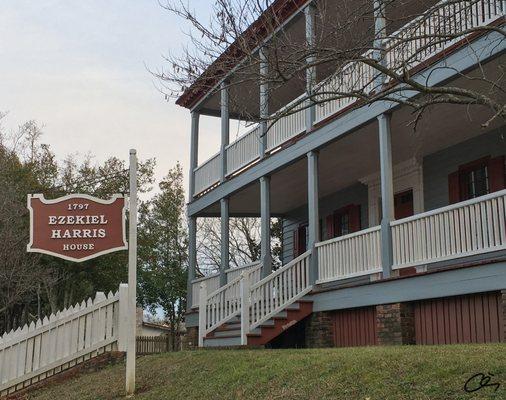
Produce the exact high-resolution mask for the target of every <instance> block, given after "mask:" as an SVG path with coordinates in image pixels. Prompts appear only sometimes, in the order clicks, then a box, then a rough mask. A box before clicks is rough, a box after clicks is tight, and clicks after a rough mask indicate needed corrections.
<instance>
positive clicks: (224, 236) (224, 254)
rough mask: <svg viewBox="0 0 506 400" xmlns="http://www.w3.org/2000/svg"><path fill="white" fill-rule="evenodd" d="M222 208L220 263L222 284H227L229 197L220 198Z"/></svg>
mask: <svg viewBox="0 0 506 400" xmlns="http://www.w3.org/2000/svg"><path fill="white" fill-rule="evenodd" d="M220 208H221V264H220V286H224V285H226V284H227V274H226V273H225V271H226V270H227V269H228V268H229V262H230V261H229V248H228V247H229V210H228V198H223V199H221V200H220Z"/></svg>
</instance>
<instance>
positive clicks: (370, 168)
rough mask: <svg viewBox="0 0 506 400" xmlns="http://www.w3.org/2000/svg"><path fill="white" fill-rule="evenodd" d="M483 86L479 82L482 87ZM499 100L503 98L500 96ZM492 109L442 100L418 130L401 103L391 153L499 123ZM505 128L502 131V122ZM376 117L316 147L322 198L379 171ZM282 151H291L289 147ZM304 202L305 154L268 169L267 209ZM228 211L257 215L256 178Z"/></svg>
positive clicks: (430, 148) (493, 66) (419, 152)
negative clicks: (274, 169) (317, 148)
mask: <svg viewBox="0 0 506 400" xmlns="http://www.w3.org/2000/svg"><path fill="white" fill-rule="evenodd" d="M505 57H506V55H503V56H500V57H499V58H497V59H495V60H493V61H491V62H488V63H487V64H485V65H484V66H483V69H484V70H485V73H486V76H487V77H488V78H490V79H494V74H491V73H490V71H494V72H495V73H497V74H498V73H499V71H500V69H499V67H498V64H499V63H503V62H504V58H505ZM451 84H452V85H455V86H461V87H466V88H469V89H478V87H477V85H480V83H479V82H478V81H472V80H469V79H467V78H459V79H457V80H455V81H453V82H451ZM481 90H483V88H482V89H481ZM500 100H501V101H502V103H504V102H506V98H502V99H500ZM490 115H491V112H490V110H488V109H487V108H485V107H481V106H473V107H468V106H461V105H450V104H441V105H437V106H434V107H432V108H430V109H427V110H426V112H425V113H424V114H423V116H422V117H421V119H420V120H419V121H418V124H417V126H416V130H415V129H414V127H413V124H412V121H413V120H414V118H415V116H414V114H413V113H412V110H411V109H410V108H407V107H399V108H397V109H396V110H395V111H394V112H393V113H392V123H391V129H392V157H393V164H394V165H396V164H399V163H401V162H403V161H406V160H408V159H412V158H416V159H418V160H419V161H420V162H421V160H422V159H423V157H424V156H426V155H429V154H432V153H435V152H437V151H440V150H443V149H445V148H448V147H450V146H453V145H455V144H457V143H460V142H464V141H466V140H468V139H471V138H473V137H475V136H479V135H482V134H485V133H487V132H490V131H492V130H494V129H497V128H498V127H500V126H501V125H503V124H502V123H501V121H500V120H499V119H497V120H494V121H493V122H492V123H491V124H490V125H489V126H488V127H486V128H484V127H482V126H481V124H482V123H483V122H484V121H485V120H486V119H487V118H488V117H489V116H490ZM503 126H504V127H505V134H506V126H505V125H503ZM377 130H378V127H377V122H376V121H374V122H371V123H369V124H367V125H364V126H362V127H359V128H357V129H356V130H355V131H352V132H350V133H349V134H348V135H346V136H341V137H340V138H339V139H337V140H335V141H334V142H332V143H330V144H328V145H327V146H325V147H323V148H321V149H320V159H319V185H320V188H319V189H320V198H321V197H324V196H326V195H328V194H331V193H333V192H336V191H338V190H341V189H344V188H346V187H348V186H350V185H352V184H354V183H357V182H359V181H360V180H361V179H362V178H364V177H366V176H368V175H371V174H373V173H378V172H379V144H378V134H377ZM282 151H287V152H288V151H290V150H289V148H287V149H285V150H282ZM305 204H307V162H306V159H305V157H303V158H300V159H298V160H294V162H293V163H291V164H290V165H287V166H285V167H284V168H282V169H280V170H278V171H276V172H274V173H273V174H272V175H271V213H272V214H273V215H274V216H280V215H283V214H285V213H287V212H289V211H291V210H294V209H296V208H298V207H301V206H304V205H305ZM219 214H220V212H219V203H215V204H213V205H212V206H210V207H208V208H207V209H205V210H203V211H202V212H201V213H199V214H198V216H219ZM230 215H231V216H241V215H247V216H260V187H259V184H258V183H257V182H256V183H254V184H251V185H249V186H247V187H245V188H243V189H242V190H240V191H238V192H236V193H234V194H233V195H232V196H231V197H230Z"/></svg>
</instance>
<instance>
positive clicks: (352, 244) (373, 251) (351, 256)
mask: <svg viewBox="0 0 506 400" xmlns="http://www.w3.org/2000/svg"><path fill="white" fill-rule="evenodd" d="M380 231H381V227H380V226H375V227H373V228H369V229H364V230H362V231H359V232H355V233H352V234H349V235H345V236H340V237H337V238H334V239H330V240H326V241H325V242H320V243H317V244H316V249H317V251H318V283H322V282H327V281H333V280H339V279H346V278H352V277H356V276H362V275H369V274H373V273H376V272H381V235H380Z"/></svg>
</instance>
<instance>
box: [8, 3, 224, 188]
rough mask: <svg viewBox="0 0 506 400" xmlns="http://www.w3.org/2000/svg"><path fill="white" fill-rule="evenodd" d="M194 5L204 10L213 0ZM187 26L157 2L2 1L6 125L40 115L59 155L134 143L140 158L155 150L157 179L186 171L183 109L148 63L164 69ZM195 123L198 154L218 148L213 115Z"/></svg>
mask: <svg viewBox="0 0 506 400" xmlns="http://www.w3.org/2000/svg"><path fill="white" fill-rule="evenodd" d="M191 4H192V6H194V7H195V8H197V9H199V10H201V11H200V12H202V13H205V12H207V11H206V10H209V9H210V6H211V4H212V0H191ZM187 31H188V26H186V25H185V24H183V21H181V20H179V19H178V18H177V17H175V16H173V15H171V14H170V13H169V12H168V11H166V10H164V9H162V8H161V7H160V5H159V3H158V0H36V1H35V0H2V6H1V8H0V111H8V112H9V115H8V117H7V119H6V121H5V122H4V126H6V127H7V128H9V129H14V128H15V127H16V126H17V125H19V124H21V123H23V122H24V121H26V120H29V119H35V120H37V121H38V122H39V123H43V124H44V126H45V128H44V137H43V142H45V143H48V144H49V145H50V146H51V147H52V149H53V150H54V151H55V153H56V155H57V156H58V158H60V159H63V158H64V157H65V156H66V155H67V154H69V153H76V152H78V153H80V154H81V155H83V154H86V153H87V152H91V153H92V154H93V155H95V159H96V161H97V162H100V161H103V160H104V159H106V158H107V157H109V156H113V155H114V156H117V157H120V158H124V159H127V157H128V149H129V148H136V149H137V151H138V154H139V156H140V157H141V158H147V157H156V158H157V160H158V168H157V171H156V173H157V178H160V177H161V176H163V175H164V174H165V173H166V172H167V171H168V169H169V168H170V167H172V166H173V165H174V164H175V163H176V161H177V160H179V161H181V162H182V163H183V166H184V171H185V178H187V170H188V156H189V123H190V118H189V112H188V110H186V109H182V108H181V107H179V106H176V105H175V104H174V103H173V101H172V100H171V101H169V102H167V101H165V100H164V98H163V95H162V94H161V93H160V92H159V91H158V89H157V87H158V86H159V84H158V83H157V82H156V79H155V78H154V77H153V76H152V75H150V73H149V72H148V70H147V68H149V69H151V70H156V69H160V68H162V67H163V66H164V60H163V57H162V56H163V55H166V54H168V53H169V51H177V50H179V49H180V48H181V47H182V45H183V44H184V43H186V42H187V39H186V37H185V35H184V32H187ZM201 125H202V127H201V135H200V149H201V151H200V157H201V160H203V159H204V158H207V157H208V156H210V155H211V154H213V153H215V152H217V151H218V150H219V145H218V141H219V120H218V119H217V118H206V119H204V120H203V122H202V124H201ZM185 189H186V186H185Z"/></svg>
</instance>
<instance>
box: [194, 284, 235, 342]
mask: <svg viewBox="0 0 506 400" xmlns="http://www.w3.org/2000/svg"><path fill="white" fill-rule="evenodd" d="M242 278H243V276H242V275H240V276H238V277H237V278H235V279H233V280H232V281H230V282H229V283H227V284H226V285H224V286H222V287H220V288H219V289H218V290H215V291H214V292H212V293H210V294H207V290H206V282H205V281H204V282H202V283H201V284H200V296H199V346H201V347H202V346H203V345H204V337H205V336H206V335H207V334H208V333H209V332H211V331H213V330H214V329H216V328H217V327H218V326H220V325H222V324H224V323H225V322H227V321H229V320H230V319H232V318H234V317H235V316H237V315H238V314H239V313H240V312H241V299H240V295H239V293H240V282H241V279H242Z"/></svg>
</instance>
